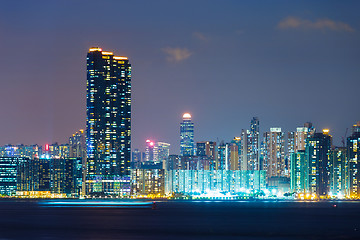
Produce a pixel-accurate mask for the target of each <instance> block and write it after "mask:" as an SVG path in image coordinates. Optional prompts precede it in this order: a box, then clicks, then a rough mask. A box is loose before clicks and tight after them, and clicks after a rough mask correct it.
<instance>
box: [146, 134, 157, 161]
mask: <svg viewBox="0 0 360 240" xmlns="http://www.w3.org/2000/svg"><path fill="white" fill-rule="evenodd" d="M154 146H155V143H154V142H153V141H151V140H149V139H148V140H146V147H145V161H146V162H151V163H153V162H154Z"/></svg>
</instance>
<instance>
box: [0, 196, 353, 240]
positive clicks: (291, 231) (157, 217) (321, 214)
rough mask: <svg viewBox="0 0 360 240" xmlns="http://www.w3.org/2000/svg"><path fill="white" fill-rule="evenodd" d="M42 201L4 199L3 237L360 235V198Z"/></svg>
mask: <svg viewBox="0 0 360 240" xmlns="http://www.w3.org/2000/svg"><path fill="white" fill-rule="evenodd" d="M61 202H63V201H61ZM65 202H66V201H65ZM39 203H44V201H39V202H38V201H20V202H18V201H11V200H7V201H6V200H2V201H1V202H0V212H1V218H0V239H251V240H252V239H256V240H259V239H359V238H360V231H359V230H360V218H359V216H360V202H350V201H349V202H340V201H339V202H275V201H268V202H267V201H164V202H157V203H156V209H155V210H153V209H152V207H151V204H150V205H149V204H148V205H147V207H146V205H142V204H139V207H131V208H130V207H128V206H124V205H123V204H120V205H116V204H115V205H111V204H105V205H106V206H104V204H103V206H101V205H100V207H96V204H94V205H93V206H66V204H65V205H64V204H50V205H49V204H39ZM80 205H81V204H80ZM98 206H99V205H98ZM144 206H145V207H144Z"/></svg>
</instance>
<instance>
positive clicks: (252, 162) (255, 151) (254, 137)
mask: <svg viewBox="0 0 360 240" xmlns="http://www.w3.org/2000/svg"><path fill="white" fill-rule="evenodd" d="M259 131H260V128H259V118H258V117H253V118H252V119H251V122H250V135H249V136H248V139H249V150H250V151H249V158H248V170H260V167H259Z"/></svg>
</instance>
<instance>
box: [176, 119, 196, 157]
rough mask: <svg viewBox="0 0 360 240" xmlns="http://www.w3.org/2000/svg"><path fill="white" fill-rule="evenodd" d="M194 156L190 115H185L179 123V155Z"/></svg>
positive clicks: (192, 125)
mask: <svg viewBox="0 0 360 240" xmlns="http://www.w3.org/2000/svg"><path fill="white" fill-rule="evenodd" d="M194 154H195V151H194V123H193V122H192V121H191V115H190V114H189V113H185V114H184V115H183V121H182V123H180V155H181V156H193V155H194Z"/></svg>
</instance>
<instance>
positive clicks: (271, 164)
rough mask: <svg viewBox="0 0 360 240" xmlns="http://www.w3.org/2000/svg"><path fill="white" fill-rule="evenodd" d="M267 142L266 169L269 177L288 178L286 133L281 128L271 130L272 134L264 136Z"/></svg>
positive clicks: (268, 133) (267, 133)
mask: <svg viewBox="0 0 360 240" xmlns="http://www.w3.org/2000/svg"><path fill="white" fill-rule="evenodd" d="M264 137H265V141H266V148H267V149H266V156H265V167H266V170H267V177H268V178H271V177H287V176H288V175H289V174H288V171H287V169H286V167H285V146H284V133H283V132H282V131H281V128H270V132H266V133H265V134H264Z"/></svg>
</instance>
